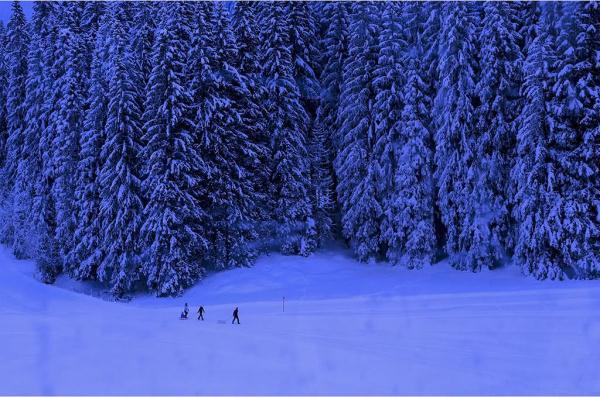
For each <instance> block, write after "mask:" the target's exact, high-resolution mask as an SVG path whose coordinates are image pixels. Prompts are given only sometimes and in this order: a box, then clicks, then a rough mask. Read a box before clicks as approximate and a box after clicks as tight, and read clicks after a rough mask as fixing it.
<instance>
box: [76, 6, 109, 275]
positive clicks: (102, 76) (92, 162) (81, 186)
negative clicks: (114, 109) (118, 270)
mask: <svg viewBox="0 0 600 397" xmlns="http://www.w3.org/2000/svg"><path fill="white" fill-rule="evenodd" d="M112 23H113V18H112V17H111V15H109V14H104V16H103V17H102V21H101V23H100V26H99V27H98V32H97V34H96V43H95V46H94V54H93V57H92V61H91V71H90V83H89V84H88V91H87V97H86V108H87V110H86V112H85V119H84V123H83V131H82V133H81V137H80V142H79V143H80V144H79V146H80V152H79V161H78V165H77V187H76V190H75V200H76V205H77V227H76V230H75V234H74V243H73V249H72V250H71V252H70V254H69V255H70V261H72V262H73V263H78V266H76V267H74V269H72V275H73V276H74V277H76V278H78V279H94V280H95V279H97V278H98V274H97V270H98V268H99V266H100V263H101V261H102V260H103V258H104V249H103V248H104V247H103V245H102V240H101V233H102V230H104V225H103V218H102V217H101V216H100V183H99V182H100V181H99V174H100V167H101V166H102V162H103V160H102V158H101V155H100V152H101V149H102V146H103V144H104V141H105V138H106V133H105V124H106V118H107V112H108V110H107V108H108V100H109V85H108V78H109V76H110V74H109V73H110V70H109V68H108V65H109V64H108V62H107V61H108V59H109V54H110V52H109V51H110V44H111V42H110V40H109V38H110V30H111V24H112Z"/></svg>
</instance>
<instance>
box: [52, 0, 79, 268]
mask: <svg viewBox="0 0 600 397" xmlns="http://www.w3.org/2000/svg"><path fill="white" fill-rule="evenodd" d="M81 6H82V4H80V3H75V2H73V3H63V4H60V5H58V6H57V7H55V12H57V13H58V14H57V21H58V23H59V29H58V36H57V41H56V46H55V56H56V58H55V61H54V65H53V69H54V73H55V76H56V80H55V81H54V83H53V85H52V91H53V93H54V97H53V103H52V105H53V107H52V115H51V117H50V122H49V128H51V129H52V130H53V133H54V136H53V139H52V149H51V150H52V157H53V158H52V167H53V169H54V172H55V175H54V176H55V179H54V181H53V184H52V195H53V196H54V203H55V206H56V239H57V241H58V244H59V247H60V253H61V257H62V258H63V261H64V262H65V263H64V265H65V268H66V270H67V271H69V272H70V273H71V272H73V270H74V269H75V268H76V267H77V265H78V264H77V263H74V262H70V261H68V259H69V258H70V257H69V256H68V254H69V253H70V251H71V249H72V247H73V235H74V233H75V227H76V219H77V212H76V211H77V208H76V206H75V200H74V198H75V189H76V171H77V163H78V159H79V139H80V136H81V133H82V130H83V119H84V101H85V92H84V89H85V85H86V81H85V73H84V67H83V65H84V54H85V52H84V45H83V44H84V42H83V35H82V30H81V26H80V23H81V21H80V17H81V11H82V10H81Z"/></svg>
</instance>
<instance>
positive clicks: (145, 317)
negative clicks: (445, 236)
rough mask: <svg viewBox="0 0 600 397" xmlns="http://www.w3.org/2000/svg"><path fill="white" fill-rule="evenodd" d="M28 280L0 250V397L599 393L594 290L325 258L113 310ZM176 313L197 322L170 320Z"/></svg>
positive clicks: (514, 276) (213, 281)
mask: <svg viewBox="0 0 600 397" xmlns="http://www.w3.org/2000/svg"><path fill="white" fill-rule="evenodd" d="M32 272H33V265H32V264H31V263H30V262H27V261H16V260H14V259H12V258H11V257H10V255H8V254H7V253H6V250H5V249H4V248H1V249H0V358H1V359H0V395H1V394H600V283H599V282H589V281H588V282H573V281H569V282H543V283H540V282H537V281H534V280H531V279H527V278H524V277H522V276H520V275H519V273H518V271H516V269H514V268H512V267H507V268H505V269H500V270H497V271H494V272H483V273H480V274H471V273H463V272H457V271H455V270H452V269H449V268H448V266H447V265H444V264H440V265H436V266H433V267H430V268H427V269H424V270H422V271H408V270H405V269H401V268H392V267H389V266H380V265H362V264H358V263H356V262H354V261H352V260H351V259H350V258H349V257H348V256H347V254H346V253H345V252H343V251H340V250H334V251H329V252H325V253H320V254H317V255H314V256H312V257H310V258H299V257H282V256H278V255H272V256H270V257H265V258H262V259H261V260H259V262H258V264H257V265H256V267H255V268H253V269H239V270H233V271H229V272H224V273H220V274H216V275H213V276H211V277H209V278H208V279H206V280H205V281H203V282H202V283H201V284H200V285H198V286H197V287H195V288H193V289H192V290H190V291H189V292H188V293H187V294H185V295H184V296H183V297H181V298H177V299H156V298H153V297H150V296H143V297H138V298H137V299H135V300H134V301H132V302H130V303H128V304H124V303H111V302H107V301H104V300H101V299H98V298H94V297H92V296H90V295H89V294H90V293H91V292H92V291H93V290H92V289H91V287H90V286H86V285H83V284H77V283H74V282H72V281H69V280H66V279H61V280H59V282H58V285H56V286H47V285H43V284H40V283H38V282H37V281H35V280H34V279H33V278H32ZM75 291H77V292H75ZM86 294H88V295H86ZM283 295H285V296H286V310H285V313H282V307H281V298H282V296H283ZM186 301H187V302H189V303H190V305H191V306H192V311H195V310H196V309H197V305H198V304H204V306H205V308H206V321H205V322H198V321H196V320H188V321H180V320H178V316H179V312H180V311H181V308H182V306H183V302H186ZM234 305H237V306H239V307H240V318H241V321H242V324H241V325H240V326H238V325H235V326H234V325H231V323H230V321H231V317H230V316H231V311H232V309H233V306H234Z"/></svg>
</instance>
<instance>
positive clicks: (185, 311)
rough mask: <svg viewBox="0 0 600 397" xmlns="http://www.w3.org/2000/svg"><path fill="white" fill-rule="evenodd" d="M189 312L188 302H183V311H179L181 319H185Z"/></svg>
mask: <svg viewBox="0 0 600 397" xmlns="http://www.w3.org/2000/svg"><path fill="white" fill-rule="evenodd" d="M189 312H190V309H189V307H188V304H187V302H186V304H185V306H184V308H183V312H181V319H182V320H187V318H188V313H189Z"/></svg>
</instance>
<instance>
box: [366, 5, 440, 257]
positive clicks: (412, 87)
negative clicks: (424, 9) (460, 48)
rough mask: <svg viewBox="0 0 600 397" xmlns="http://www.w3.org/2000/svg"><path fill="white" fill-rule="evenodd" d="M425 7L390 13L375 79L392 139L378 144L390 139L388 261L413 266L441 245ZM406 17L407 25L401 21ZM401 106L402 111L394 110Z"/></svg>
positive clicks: (383, 125)
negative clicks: (435, 201) (437, 240)
mask: <svg viewBox="0 0 600 397" xmlns="http://www.w3.org/2000/svg"><path fill="white" fill-rule="evenodd" d="M420 8H421V7H420V6H419V5H418V4H417V3H409V4H405V5H404V6H403V7H402V8H398V9H396V10H395V9H394V7H391V8H390V9H388V10H386V12H385V13H384V22H383V31H382V34H381V39H380V50H379V65H378V70H377V77H376V80H375V82H376V84H377V85H378V87H379V91H378V96H377V102H376V107H377V112H378V115H379V120H380V123H379V125H378V128H379V129H380V130H382V131H381V133H380V135H381V136H386V137H387V138H385V139H381V138H380V142H378V146H380V145H381V143H385V145H384V148H380V150H378V153H380V156H381V157H380V164H381V166H380V168H381V170H382V171H384V172H382V176H383V181H382V184H381V185H380V186H384V187H386V191H385V192H383V193H384V195H383V196H382V197H383V198H384V202H385V203H386V204H385V208H386V212H385V216H384V218H383V219H384V221H383V224H382V239H383V240H384V244H385V245H386V247H387V252H386V256H387V258H388V260H390V261H391V262H393V263H400V264H402V265H404V266H407V267H409V268H421V267H422V266H423V265H425V264H430V263H431V262H432V260H433V254H434V249H435V234H434V228H433V180H432V175H431V166H432V160H433V154H432V150H431V146H430V145H431V139H430V137H431V133H430V131H429V129H428V127H429V125H430V114H429V112H428V110H427V109H428V104H429V103H430V102H431V101H430V98H429V97H428V89H429V87H428V85H427V84H426V83H425V81H423V79H422V77H421V76H426V75H427V74H426V70H425V69H424V68H423V63H424V61H423V59H424V54H425V48H424V45H423V42H422V36H421V30H420V29H421V27H420V23H421V20H420V18H421V14H420ZM400 15H402V16H403V20H404V23H403V24H402V26H400V24H399V23H398V18H399V17H400ZM400 28H402V30H401V31H399V30H398V29H400ZM386 70H387V73H385V71H386ZM403 76H405V77H403ZM396 107H398V108H400V109H401V111H398V110H394V109H395V108H396ZM386 131H388V132H387V133H386ZM378 135H379V134H378ZM386 167H387V169H386ZM386 226H387V228H386Z"/></svg>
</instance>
